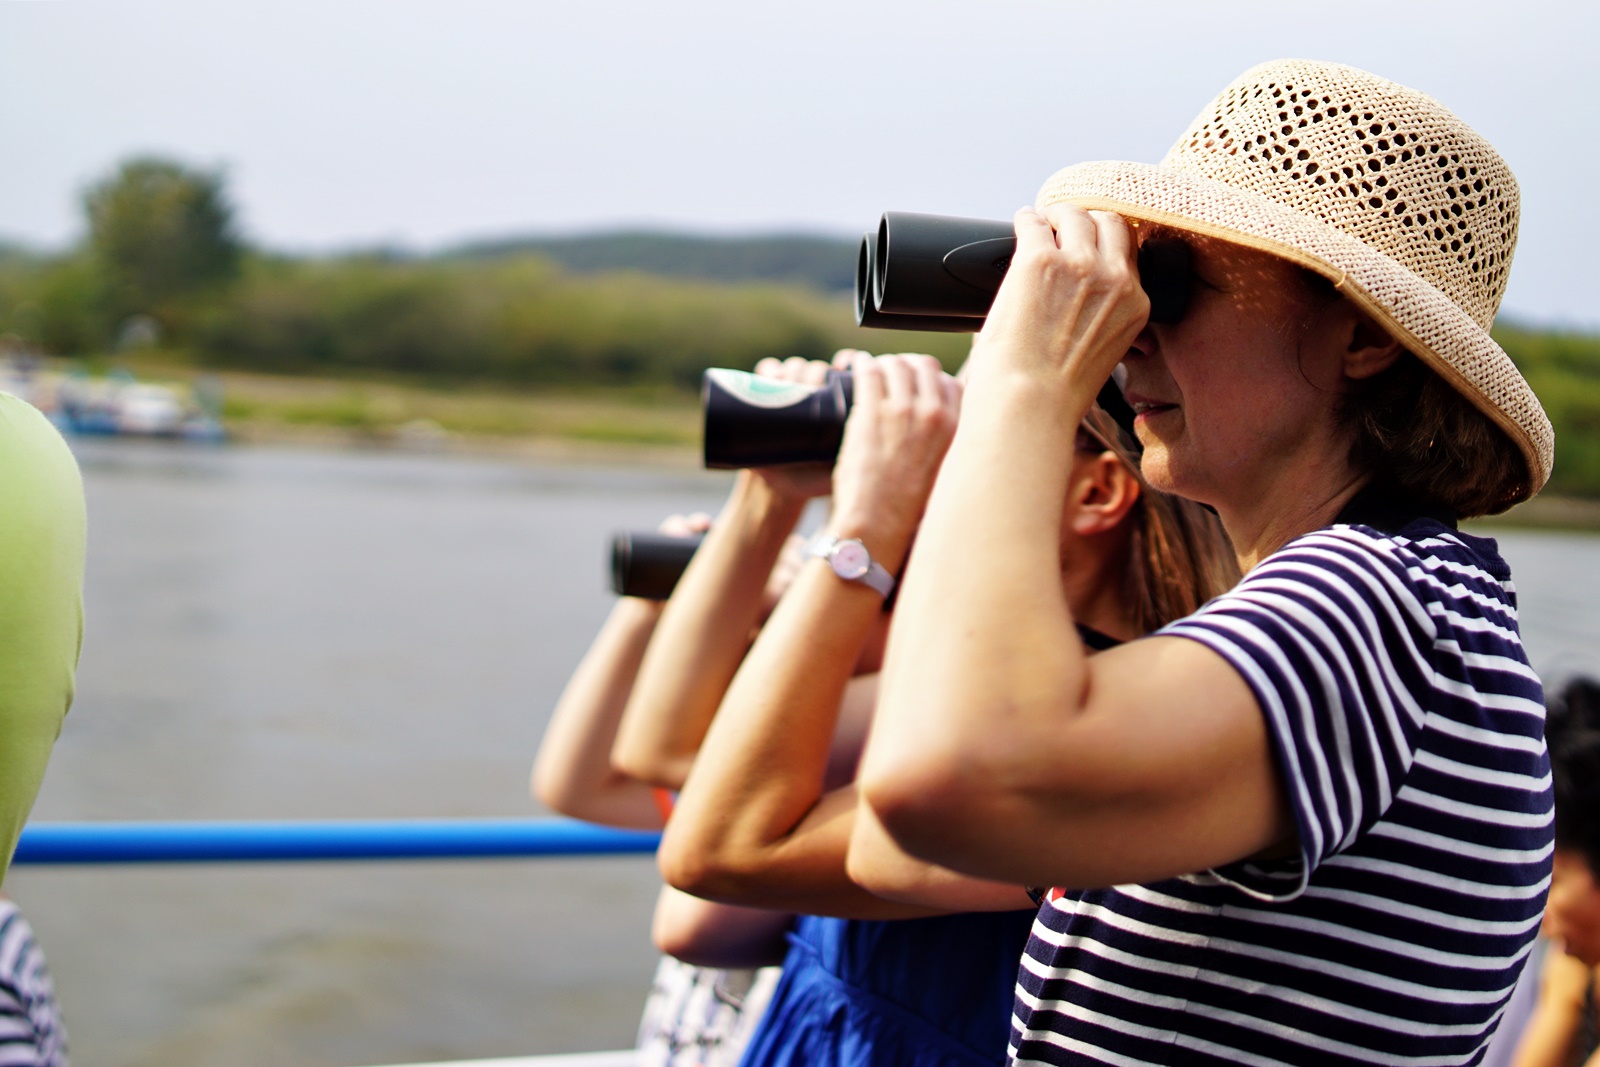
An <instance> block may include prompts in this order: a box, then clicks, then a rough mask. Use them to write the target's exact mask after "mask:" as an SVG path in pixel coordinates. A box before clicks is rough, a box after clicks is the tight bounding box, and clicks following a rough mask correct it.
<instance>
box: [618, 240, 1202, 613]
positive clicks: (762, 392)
mask: <svg viewBox="0 0 1600 1067" xmlns="http://www.w3.org/2000/svg"><path fill="white" fill-rule="evenodd" d="M1016 247H1017V239H1016V235H1015V232H1014V230H1013V227H1012V224H1011V223H1010V222H1000V221H996V220H992V219H969V218H959V217H955V216H949V215H921V214H916V213H913V212H907V211H890V212H886V213H885V214H884V216H883V218H882V219H881V220H880V221H879V223H878V228H877V231H876V232H871V231H869V232H868V233H866V234H863V235H862V238H861V245H860V249H859V251H858V253H857V256H856V293H855V297H856V322H857V323H859V324H860V325H862V326H869V327H877V328H881V329H891V330H923V331H940V332H945V333H975V332H977V331H978V330H979V329H980V328H982V326H983V321H984V319H985V317H987V315H988V314H989V307H990V305H991V304H993V303H994V298H995V294H996V293H997V292H998V291H999V289H1000V283H1001V282H1002V281H1003V280H1004V279H1005V276H1006V271H1007V270H1008V269H1009V268H1010V266H1011V258H1012V255H1013V254H1014V253H1015V252H1016ZM1193 280H1194V273H1193V266H1192V263H1191V259H1190V250H1189V246H1188V245H1187V244H1185V243H1184V242H1182V241H1178V240H1170V241H1167V240H1152V241H1145V242H1143V243H1142V244H1141V245H1140V247H1139V282H1140V284H1141V285H1142V286H1143V288H1144V290H1145V293H1146V295H1147V296H1148V297H1149V298H1150V321H1152V322H1163V323H1173V322H1177V321H1179V320H1180V319H1182V318H1183V314H1184V312H1185V311H1186V310H1187V308H1188V303H1189V293H1190V290H1191V288H1192V287H1193ZM853 397H854V394H853V390H852V381H851V376H850V375H849V373H847V372H844V371H829V372H828V376H827V379H826V380H825V381H824V382H823V384H822V385H820V386H818V385H802V384H799V383H796V382H780V381H774V380H772V379H768V378H760V377H757V376H756V375H753V374H750V373H748V372H745V371H737V370H727V369H722V368H713V369H711V370H707V371H706V372H705V378H704V382H703V387H702V392H701V405H702V408H703V410H704V416H705V438H704V442H705V445H704V448H705V465H706V467H707V468H709V469H713V470H737V469H740V468H744V467H771V466H781V465H785V464H794V463H831V462H833V460H834V459H835V458H836V457H837V456H838V454H839V444H840V442H841V440H842V439H843V436H844V423H845V419H846V417H847V416H848V415H849V414H850V405H851V401H852V400H853ZM1099 403H1100V406H1101V407H1102V408H1104V409H1105V410H1106V411H1107V412H1108V413H1109V414H1110V415H1111V416H1112V417H1113V418H1114V419H1116V421H1117V422H1118V423H1120V424H1122V425H1123V427H1124V428H1125V429H1127V430H1129V432H1130V433H1131V431H1132V422H1133V412H1132V410H1131V409H1129V407H1128V405H1127V403H1126V402H1125V401H1124V400H1123V399H1122V394H1121V393H1120V392H1119V391H1118V390H1117V387H1116V386H1115V384H1113V383H1111V382H1107V383H1106V386H1105V388H1104V389H1102V390H1101V391H1100V396H1099ZM698 544H699V539H698V538H695V539H693V540H692V541H690V540H686V539H681V538H669V537H665V536H663V535H659V534H644V533H634V534H619V535H617V537H616V538H614V540H613V545H612V588H613V589H614V590H615V591H616V592H618V593H620V594H623V595H628V596H649V597H653V598H664V597H666V596H667V595H668V594H670V593H671V591H672V588H673V586H674V585H675V584H676V582H677V578H678V575H679V574H681V573H682V570H683V567H684V566H686V565H687V563H688V560H689V558H690V557H691V556H692V555H693V551H694V547H696V546H698Z"/></svg>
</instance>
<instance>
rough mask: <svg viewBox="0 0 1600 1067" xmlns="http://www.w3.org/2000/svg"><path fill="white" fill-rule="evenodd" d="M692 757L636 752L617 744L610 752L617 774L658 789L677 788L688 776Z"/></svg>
mask: <svg viewBox="0 0 1600 1067" xmlns="http://www.w3.org/2000/svg"><path fill="white" fill-rule="evenodd" d="M693 765H694V757H693V756H692V755H690V756H676V755H673V754H670V753H656V752H637V751H634V750H632V749H630V748H628V747H625V746H621V745H619V746H617V747H616V748H615V749H614V750H612V753H611V767H612V769H613V770H614V771H616V772H617V773H618V774H621V775H624V776H626V777H628V778H632V779H633V780H634V781H636V782H644V783H645V784H646V785H653V786H655V787H656V788H658V789H671V790H679V789H682V788H683V783H684V782H685V781H687V780H688V778H689V768H690V767H691V766H693Z"/></svg>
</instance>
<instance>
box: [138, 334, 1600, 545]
mask: <svg viewBox="0 0 1600 1067" xmlns="http://www.w3.org/2000/svg"><path fill="white" fill-rule="evenodd" d="M117 365H118V366H124V367H126V369H128V370H129V371H131V372H133V373H135V374H137V375H138V376H139V377H141V378H151V379H163V380H173V381H182V382H186V383H189V384H192V383H193V382H194V381H196V380H197V379H198V378H200V377H202V376H204V377H209V378H212V379H214V380H215V382H216V383H218V384H219V385H220V386H221V393H222V396H223V409H222V419H223V422H224V424H225V426H226V427H227V431H228V435H229V438H230V439H231V440H234V441H237V442H241V443H245V444H255V445H291V446H295V447H306V448H332V449H343V448H366V449H370V448H377V449H390V448H392V449H397V450H401V451H411V452H438V453H447V454H460V455H465V456H490V457H500V458H507V459H519V460H527V461H530V462H552V463H561V462H582V463H605V464H619V465H629V466H635V465H637V466H645V467H652V468H678V469H693V468H698V467H699V466H700V437H701V422H700V401H699V397H698V396H696V395H695V394H693V393H689V392H686V391H683V390H678V389H672V388H668V387H630V388H600V387H565V388H555V387H543V388H538V387H526V388H515V387H511V386H489V385H444V384H438V383H432V384H425V383H418V382H411V381H406V380H403V379H395V378H309V377H296V376H290V375H271V374H256V373H248V372H241V371H226V372H209V371H201V370H199V369H197V368H195V367H193V366H192V365H188V364H185V363H183V362H181V361H178V360H174V359H172V358H171V357H170V356H168V355H166V354H163V353H144V354H135V355H132V356H131V357H128V358H125V359H119V360H118V361H117ZM1470 525H1471V526H1473V527H1476V528H1482V529H1484V530H1487V531H1493V530H1494V529H1497V528H1531V529H1567V530H1588V531H1597V532H1600V500H1590V499H1585V498H1577V497H1561V496H1553V495H1551V494H1548V493H1546V494H1543V495H1541V496H1539V497H1537V498H1535V499H1533V500H1531V501H1529V502H1528V503H1526V504H1523V505H1520V506H1518V507H1516V508H1513V509H1511V510H1510V511H1509V512H1507V513H1505V514H1504V515H1496V516H1492V517H1490V518H1488V519H1481V520H1474V521H1473V522H1472V523H1471V524H1470Z"/></svg>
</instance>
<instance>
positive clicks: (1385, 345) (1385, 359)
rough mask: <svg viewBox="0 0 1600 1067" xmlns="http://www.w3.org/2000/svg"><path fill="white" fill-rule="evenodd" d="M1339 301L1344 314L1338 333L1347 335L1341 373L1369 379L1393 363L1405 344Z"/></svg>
mask: <svg viewBox="0 0 1600 1067" xmlns="http://www.w3.org/2000/svg"><path fill="white" fill-rule="evenodd" d="M1339 303H1340V305H1342V307H1343V308H1344V309H1345V312H1346V315H1347V319H1346V322H1345V325H1344V329H1343V330H1342V331H1341V332H1342V334H1343V335H1344V336H1345V337H1347V338H1349V340H1348V341H1347V342H1346V344H1345V350H1344V361H1343V362H1344V376H1345V377H1346V378H1357V379H1360V378H1371V377H1373V376H1374V375H1378V374H1382V373H1383V372H1384V371H1386V370H1388V369H1389V368H1390V367H1392V366H1394V361H1395V360H1397V359H1399V358H1400V356H1401V355H1402V354H1403V353H1404V352H1405V350H1406V349H1405V346H1404V345H1402V344H1401V343H1400V342H1399V341H1396V340H1395V339H1394V338H1393V337H1390V336H1389V333H1388V331H1387V330H1385V329H1384V328H1383V327H1381V326H1379V325H1378V324H1377V323H1376V322H1373V321H1372V319H1371V317H1370V316H1368V315H1367V313H1366V312H1364V311H1362V310H1361V309H1360V308H1358V307H1356V306H1355V304H1353V303H1351V302H1350V301H1349V300H1341V301H1339Z"/></svg>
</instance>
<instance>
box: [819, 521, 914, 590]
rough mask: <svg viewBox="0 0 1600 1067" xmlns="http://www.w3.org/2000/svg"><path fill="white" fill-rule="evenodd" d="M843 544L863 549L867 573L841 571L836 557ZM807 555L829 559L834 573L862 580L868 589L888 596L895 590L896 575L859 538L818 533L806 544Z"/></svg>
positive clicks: (856, 580) (845, 577)
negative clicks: (845, 572)
mask: <svg viewBox="0 0 1600 1067" xmlns="http://www.w3.org/2000/svg"><path fill="white" fill-rule="evenodd" d="M842 545H854V546H858V547H859V548H860V549H861V553H862V555H864V556H865V557H866V560H867V568H866V571H865V573H862V574H844V573H842V572H841V571H840V569H839V565H838V564H837V563H836V562H835V558H834V557H835V556H836V555H837V554H838V552H839V548H840V546H842ZM806 555H808V556H814V557H816V558H817V559H825V560H827V561H828V565H829V566H830V567H832V568H833V573H834V574H837V575H838V576H839V577H840V578H843V579H844V580H845V581H847V582H860V583H861V584H862V585H864V586H866V587H867V588H868V589H871V590H874V591H875V592H877V593H878V595H880V596H883V597H886V598H887V597H888V596H889V595H890V594H891V593H893V592H894V586H895V580H894V575H892V574H890V573H889V572H888V570H887V569H885V568H884V566H883V564H881V563H879V562H878V561H877V560H875V559H873V558H872V554H871V553H870V552H868V551H867V547H866V545H864V544H862V543H861V541H860V539H858V538H854V537H848V538H842V539H841V538H838V537H833V536H831V535H829V534H818V535H817V536H816V537H815V538H813V539H812V541H811V543H810V544H809V545H807V546H806Z"/></svg>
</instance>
